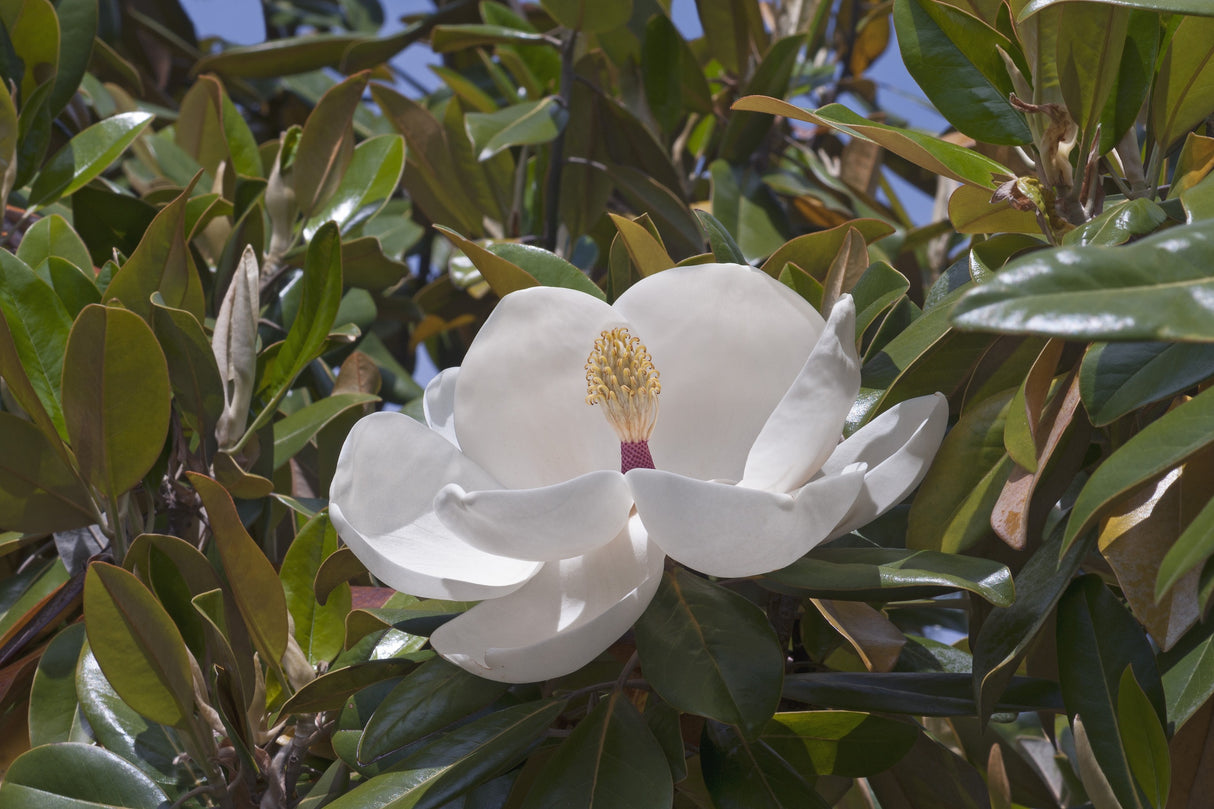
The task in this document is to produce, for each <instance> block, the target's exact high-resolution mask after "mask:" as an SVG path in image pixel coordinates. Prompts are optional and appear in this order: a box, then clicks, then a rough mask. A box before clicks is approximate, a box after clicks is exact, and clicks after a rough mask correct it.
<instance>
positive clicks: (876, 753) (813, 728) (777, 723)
mask: <svg viewBox="0 0 1214 809" xmlns="http://www.w3.org/2000/svg"><path fill="white" fill-rule="evenodd" d="M918 737H919V728H918V726H916V725H914V724H912V723H909V722H900V721H897V720H894V719H887V718H884V717H880V716H873V715H872V714H867V713H857V712H853V711H800V712H789V713H778V714H776V715H775V716H774V717H772V719H771V721H770V722H768V723H767V727H765V728H764V729H763V735H762V736H760V737H759V740H760V741H761V742H762V743H763V744H764V745H766V746H767V747H768V748H769V749H770V750H772V751H773V752H774V753H776V754H777V755H779V756H780V757H781V758H782V759H784V761H786V762H788V764H790V765H791V766H792V767H793V769H794V770H795V771H797V772H800V773H803V774H806V775H811V774H812V775H841V776H844V777H846V778H862V777H864V776H867V775H873V774H874V773H878V772H880V771H881V770H884V769H887V768H889V767H892V766H893V765H894V764H896V763H897V762H898V760H899V759H900V758H902V756H904V755H905V754H906V752H907V751H908V750H910V749H911V745H913V744H914V743H915V739H917V738H918Z"/></svg>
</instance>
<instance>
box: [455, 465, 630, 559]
mask: <svg viewBox="0 0 1214 809" xmlns="http://www.w3.org/2000/svg"><path fill="white" fill-rule="evenodd" d="M631 510H632V491H631V490H630V489H629V488H628V483H627V482H626V481H625V480H624V476H623V475H621V474H620V473H619V472H614V471H606V470H604V471H600V472H589V473H587V474H585V475H581V476H579V477H576V478H573V479H572V480H567V481H565V482H563V483H557V484H554V485H552V486H544V487H542V488H538V489H490V490H488V491H476V492H466V491H464V489H463V488H461V487H460V486H459V485H458V484H455V483H452V484H449V485H448V486H446V487H445V488H444V489H443V490H442V491H440V492H439V493H438V497H436V498H435V500H434V511H435V513H436V514H438V518H439V520H441V521H442V523H443V524H444V525H446V526H447V527H448V528H450V529H451V530H452V531H454V532H455V533H456V534H458V535H459V536H460V537H463V538H464V539H465V540H466V541H467V542H469V543H471V544H472V545H475V546H476V547H478V548H480V549H481V550H483V551H485V552H486V553H494V554H500V555H502V556H510V557H513V558H515V559H535V560H538V561H542V562H551V561H554V560H556V559H568V558H569V557H571V556H580V555H581V554H584V553H589V552H590V551H592V550H594V549H595V548H598V547H600V546H602V545H605V544H607V543H608V542H610V541H611V540H612V539H613V538H615V536H616V535H617V534H619V533H620V531H621V530H623V528H624V526H625V525H626V524H627V523H628V514H629V512H630V511H631Z"/></svg>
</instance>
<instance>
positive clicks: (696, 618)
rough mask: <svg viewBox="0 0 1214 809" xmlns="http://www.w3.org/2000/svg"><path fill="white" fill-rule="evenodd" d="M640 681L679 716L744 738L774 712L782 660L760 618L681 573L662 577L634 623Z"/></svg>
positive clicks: (746, 605)
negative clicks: (715, 723)
mask: <svg viewBox="0 0 1214 809" xmlns="http://www.w3.org/2000/svg"><path fill="white" fill-rule="evenodd" d="M636 639H637V651H638V652H640V655H641V665H642V666H643V667H644V672H645V676H646V678H647V679H648V680H649V682H650V683H651V684H652V685H653V687H654V690H655V691H657V692H658V693H659V694H660V695H661V696H662V698H663V699H664V700H666V701H667V702H668V703H670V704H671V705H672V706H674V707H675V708H677V709H679V710H680V711H685V712H688V713H694V714H698V715H700V716H705V717H708V718H711V719H717V720H719V721H723V722H728V723H729V724H734V725H738V726H739V727H740V728H741V729H742V731H743V733H745V734H746V735H747V736H754V735H757V734H758V733H759V731H760V730H762V728H763V726H764V725H765V724H766V722H767V720H768V719H769V718H770V717H771V715H772V714H773V713H774V712H775V709H776V705H777V703H778V702H779V698H780V682H781V680H782V678H783V676H784V663H783V658H784V655H783V654H782V653H781V651H780V646H779V643H778V642H777V641H776V637H775V634H774V633H773V632H772V629H771V625H770V624H768V622H767V618H766V616H764V615H763V613H762V611H761V610H759V608H758V607H756V606H755V605H754V604H752V603H750V602H749V601H747V600H746V599H745V598H742V597H741V596H739V595H736V594H734V593H731V592H730V591H728V590H726V589H724V588H722V587H720V586H719V585H716V584H713V583H712V582H710V581H708V580H707V579H702V578H700V577H699V576H696V575H694V574H692V573H690V572H688V571H686V570H684V569H682V568H680V569H677V570H675V571H672V572H668V573H667V574H666V575H665V576H663V578H662V583H661V585H660V586H659V587H658V592H657V595H655V596H654V599H653V601H652V602H651V603H650V605H649V608H648V609H646V610H645V613H644V614H643V615H642V616H641V619H640V620H639V621H638V622H637V624H636Z"/></svg>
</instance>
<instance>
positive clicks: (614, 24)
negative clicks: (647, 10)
mask: <svg viewBox="0 0 1214 809" xmlns="http://www.w3.org/2000/svg"><path fill="white" fill-rule="evenodd" d="M540 5H541V6H543V7H544V10H545V11H547V12H548V13H549V14H551V15H552V18H553V19H554V20H556V21H557V22H559V23H560V24H561V25H563V26H565V27H566V28H569V29H571V30H574V31H585V32H586V33H591V34H601V33H604V32H606V31H610V30H612V29H613V28H619V27H620V26H621V25H623V24H624V23H626V22H628V19H629V17H631V16H632V0H614V2H611V3H601V2H597V1H596V0H540Z"/></svg>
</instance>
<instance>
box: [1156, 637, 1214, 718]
mask: <svg viewBox="0 0 1214 809" xmlns="http://www.w3.org/2000/svg"><path fill="white" fill-rule="evenodd" d="M1159 667H1160V669H1161V670H1162V672H1163V673H1162V675H1161V679H1162V680H1163V692H1164V697H1165V698H1166V700H1167V707H1168V713H1167V716H1168V722H1169V723H1170V724H1171V725H1173V728H1174V731H1175V730H1179V729H1180V727H1181V726H1182V725H1184V723H1185V722H1187V721H1189V719H1190V718H1191V717H1192V716H1193V715H1194V714H1195V713H1197V712H1198V711H1199V710H1201V708H1202V706H1204V705H1205V703H1206V700H1208V699H1209V698H1210V697H1211V695H1214V622H1209V623H1204V624H1198V625H1197V626H1196V627H1194V628H1193V629H1191V630H1190V631H1189V632H1188V633H1186V634H1185V636H1184V637H1183V638H1181V639H1180V642H1179V643H1177V644H1176V645H1175V646H1173V647H1172V648H1171V649H1169V650H1167V651H1166V652H1164V653H1163V654H1161V655H1160V656H1159Z"/></svg>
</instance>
